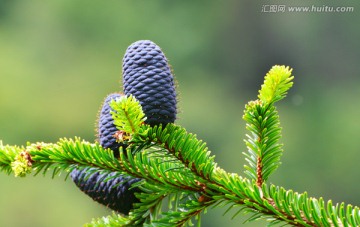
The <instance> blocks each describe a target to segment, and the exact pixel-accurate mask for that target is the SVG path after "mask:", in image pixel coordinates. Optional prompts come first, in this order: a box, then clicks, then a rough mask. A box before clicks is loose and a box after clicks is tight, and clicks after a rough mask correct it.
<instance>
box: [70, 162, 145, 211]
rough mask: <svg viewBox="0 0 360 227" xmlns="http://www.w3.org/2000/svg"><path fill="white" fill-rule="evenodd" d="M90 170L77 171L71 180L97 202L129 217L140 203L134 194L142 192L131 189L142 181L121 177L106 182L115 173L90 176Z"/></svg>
mask: <svg viewBox="0 0 360 227" xmlns="http://www.w3.org/2000/svg"><path fill="white" fill-rule="evenodd" d="M89 170H90V168H88V169H82V170H77V169H75V170H73V171H72V172H71V178H72V179H73V181H74V182H75V184H76V185H77V186H78V187H79V188H80V190H81V191H83V192H84V193H85V194H87V195H88V196H90V197H91V198H92V199H93V200H95V201H96V202H99V203H101V204H103V205H105V206H107V207H109V208H110V209H112V210H114V211H117V212H119V213H122V214H125V215H128V214H129V211H130V210H131V209H132V208H133V204H134V203H137V202H139V199H138V198H136V197H135V194H134V193H135V192H140V189H138V188H136V187H135V188H132V189H130V187H131V185H132V184H133V183H136V182H138V181H140V180H141V179H138V178H130V177H128V176H123V175H120V176H119V177H116V178H112V179H110V180H108V181H106V182H104V179H105V177H111V176H113V175H114V173H103V174H100V173H99V172H95V173H92V174H89V173H87V171H89Z"/></svg>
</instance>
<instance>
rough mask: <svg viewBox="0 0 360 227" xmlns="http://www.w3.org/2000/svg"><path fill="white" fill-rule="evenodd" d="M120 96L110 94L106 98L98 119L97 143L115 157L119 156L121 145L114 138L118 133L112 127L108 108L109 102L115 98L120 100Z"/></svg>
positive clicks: (114, 127) (112, 122)
mask: <svg viewBox="0 0 360 227" xmlns="http://www.w3.org/2000/svg"><path fill="white" fill-rule="evenodd" d="M120 97H121V94H118V93H114V94H110V95H108V96H107V97H106V99H105V101H104V103H103V105H102V107H101V110H100V114H99V118H98V130H97V131H98V139H99V143H100V145H101V146H102V147H103V148H105V149H106V148H110V149H111V150H112V151H114V154H115V156H118V155H119V148H120V146H122V145H123V144H121V143H118V142H117V141H116V138H115V136H114V135H115V133H116V132H117V131H118V129H117V128H116V126H115V125H114V120H113V118H112V115H111V113H110V111H112V109H111V107H110V102H111V101H112V100H115V99H117V98H120Z"/></svg>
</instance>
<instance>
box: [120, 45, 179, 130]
mask: <svg viewBox="0 0 360 227" xmlns="http://www.w3.org/2000/svg"><path fill="white" fill-rule="evenodd" d="M123 85H124V92H125V94H126V95H130V94H132V95H133V96H135V98H136V99H137V100H139V102H140V104H141V106H142V108H143V111H144V113H145V115H146V117H147V120H146V123H147V124H150V125H151V126H154V125H157V124H167V123H173V122H174V121H175V118H176V112H177V110H176V102H177V101H176V92H175V86H174V78H173V75H172V73H171V70H170V67H169V64H168V61H167V59H166V57H165V55H164V54H163V52H162V51H161V49H160V47H159V46H157V45H156V44H155V43H153V42H152V41H149V40H140V41H137V42H135V43H133V44H131V45H130V46H129V47H128V48H127V50H126V53H125V56H124V59H123Z"/></svg>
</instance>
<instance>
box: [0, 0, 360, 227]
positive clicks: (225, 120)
mask: <svg viewBox="0 0 360 227" xmlns="http://www.w3.org/2000/svg"><path fill="white" fill-rule="evenodd" d="M269 4H275V5H278V4H281V5H286V6H297V5H310V6H311V5H317V6H322V5H328V6H352V7H354V12H351V13H325V12H322V13H320V12H317V13H314V12H313V13H290V12H284V13H281V12H278V13H265V12H261V10H262V8H263V6H264V5H269ZM359 20H360V2H359V1H355V0H352V1H351V0H349V1H340V0H338V1H333V0H327V1H325V0H322V1H315V0H313V1H308V0H301V1H300V0H282V1H278V0H272V1H265V0H259V1H250V0H249V1H236V0H228V1H216V0H208V1H206V2H205V1H176V2H175V1H173V2H170V1H165V0H163V1H158V0H155V1H145V0H138V1H119V0H117V1H115V0H108V1H85V0H78V1H70V0H63V1H51V2H50V1H40V0H33V1H15V0H0V79H1V80H0V108H1V111H0V140H3V143H4V144H11V145H25V143H26V142H27V141H31V142H36V141H44V142H56V141H58V139H59V138H61V137H70V138H73V137H75V136H80V137H81V138H83V139H85V140H88V141H93V140H94V139H95V136H94V135H95V131H94V126H95V120H96V115H97V111H98V108H99V106H100V103H101V101H102V100H103V98H104V97H105V96H106V95H107V94H109V93H111V92H116V91H120V90H121V89H122V85H121V80H122V78H121V70H122V66H121V65H122V57H123V54H124V52H125V50H126V48H127V46H128V45H130V44H131V43H132V42H134V41H137V40H140V39H150V40H152V41H154V42H155V43H157V44H158V45H159V46H160V47H161V48H162V49H163V51H164V52H165V54H166V56H167V58H168V59H169V61H170V63H171V65H172V67H173V69H174V72H175V75H176V79H177V82H178V93H179V109H180V111H179V115H178V121H177V123H178V124H181V125H183V126H185V127H186V128H187V129H188V131H190V132H194V133H196V134H197V135H198V137H199V138H201V139H203V140H205V141H207V143H208V146H209V147H210V150H211V151H212V152H213V153H214V154H215V155H216V161H217V162H218V163H219V165H220V166H221V167H223V168H224V169H226V170H227V171H229V172H237V173H239V174H243V173H242V171H243V165H244V157H243V155H242V152H243V151H245V145H244V143H243V139H244V138H245V137H244V134H245V130H244V128H245V123H244V121H243V120H242V114H243V109H244V105H245V104H246V103H247V102H248V101H249V100H253V99H256V97H257V91H258V90H259V88H260V85H261V83H262V81H263V77H264V75H265V74H266V72H267V71H268V70H269V69H270V68H271V66H272V65H275V64H285V65H289V66H291V67H293V68H294V71H293V73H294V75H295V85H294V87H293V88H292V89H291V90H290V92H289V94H288V97H287V98H286V99H285V100H284V101H282V102H281V103H279V104H278V110H279V113H280V120H281V125H282V127H283V138H282V142H283V143H284V150H285V152H284V155H283V157H282V162H283V164H282V165H281V166H280V168H279V169H278V171H276V172H275V174H274V175H273V176H272V177H271V179H270V181H269V182H270V183H274V184H276V185H280V186H283V187H285V188H287V189H293V190H295V191H298V192H303V191H307V192H308V193H309V195H310V196H314V197H319V196H323V197H324V198H325V199H326V200H327V199H332V200H333V201H334V202H342V201H344V202H346V203H351V204H354V205H360V194H359V188H360V180H359V179H360V177H359V170H360V169H359V168H360V167H359V163H360V155H359V152H360V139H359V136H360V120H359V116H360V105H359V97H360V64H359V60H360V42H359V40H360V28H359V23H358V22H359ZM0 185H1V190H0V226H5V227H8V226H10V227H20V226H21V227H23V226H37V227H48V226H55V227H56V226H70V227H72V226H74V227H75V226H82V224H84V223H87V222H90V221H91V218H93V217H100V216H104V215H107V214H109V213H110V211H109V210H107V209H106V208H104V207H102V206H100V205H98V204H97V203H95V202H93V201H92V200H91V199H90V198H89V197H87V196H86V195H84V194H82V193H81V192H80V191H79V190H78V189H77V188H76V187H75V185H74V184H73V183H72V181H71V180H67V181H64V177H63V176H61V177H57V178H55V179H53V180H51V177H50V174H49V175H47V176H45V177H42V176H38V177H27V178H25V179H19V178H14V177H13V176H7V175H5V174H4V173H0ZM224 211H225V209H210V210H209V211H208V213H207V214H206V215H204V217H203V226H209V227H214V226H220V225H223V226H225V225H226V226H229V227H231V226H240V225H241V224H242V222H243V221H244V220H245V218H246V216H245V217H243V216H241V215H240V216H238V217H236V218H235V219H234V220H231V216H232V215H231V214H227V215H225V216H224V217H223V216H222V215H223V212H224ZM244 226H264V222H255V223H250V224H245V225H244Z"/></svg>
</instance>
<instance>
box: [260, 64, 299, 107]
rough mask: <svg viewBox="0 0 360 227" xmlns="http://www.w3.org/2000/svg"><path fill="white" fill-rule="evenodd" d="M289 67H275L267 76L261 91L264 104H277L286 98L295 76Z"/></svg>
mask: <svg viewBox="0 0 360 227" xmlns="http://www.w3.org/2000/svg"><path fill="white" fill-rule="evenodd" d="M291 73H292V69H291V68H289V66H284V65H281V66H280V65H275V66H273V67H272V68H271V69H270V71H269V72H268V73H267V74H266V76H265V80H264V84H263V85H261V90H260V91H259V96H258V97H259V99H260V100H261V101H263V102H267V103H270V102H277V101H279V100H281V99H283V98H285V96H286V94H287V91H288V90H289V89H290V88H291V87H292V85H293V82H292V80H293V79H294V76H292V75H291Z"/></svg>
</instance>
